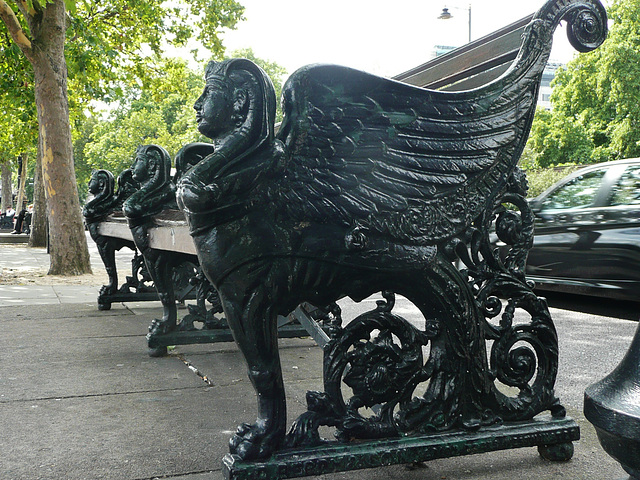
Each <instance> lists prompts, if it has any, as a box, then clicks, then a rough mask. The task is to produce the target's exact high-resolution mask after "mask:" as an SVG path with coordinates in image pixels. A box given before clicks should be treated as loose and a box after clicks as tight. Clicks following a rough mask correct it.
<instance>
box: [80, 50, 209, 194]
mask: <svg viewBox="0 0 640 480" xmlns="http://www.w3.org/2000/svg"><path fill="white" fill-rule="evenodd" d="M147 80H148V81H147V87H146V88H144V89H140V88H137V87H136V88H135V89H132V90H130V91H124V92H123V93H124V97H123V100H122V101H121V102H120V103H119V105H118V108H116V109H115V110H114V111H113V112H111V114H110V115H109V117H108V118H106V119H103V120H101V121H97V120H95V118H91V119H87V120H86V121H85V122H84V135H81V136H79V137H78V138H77V141H76V142H75V145H76V152H77V153H76V155H77V156H78V157H79V158H80V159H82V162H83V163H84V164H85V165H87V166H88V167H89V170H90V169H97V168H105V169H107V170H111V171H112V172H114V174H116V175H117V174H118V173H119V172H121V171H122V170H124V169H125V168H128V167H129V166H131V162H132V159H133V157H134V155H135V151H136V148H137V147H138V146H140V145H144V144H148V143H155V144H158V145H161V146H163V147H164V148H166V149H167V150H168V151H169V153H170V154H171V155H172V156H173V155H175V153H177V151H178V150H179V149H180V148H181V147H182V146H183V145H184V144H186V143H189V142H194V141H204V139H203V138H202V137H201V136H200V134H199V133H198V129H197V126H196V122H195V114H194V111H193V104H194V103H195V101H196V99H197V98H198V96H199V95H200V93H201V91H202V88H203V86H204V79H203V76H202V73H200V72H195V71H193V70H191V69H189V67H188V66H187V64H186V62H185V61H184V60H180V59H168V60H159V61H157V62H156V63H155V64H153V65H152V66H151V68H150V69H149V74H148V78H147ZM85 181H87V182H88V177H86V178H85Z"/></svg>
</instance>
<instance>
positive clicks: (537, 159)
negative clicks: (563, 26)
mask: <svg viewBox="0 0 640 480" xmlns="http://www.w3.org/2000/svg"><path fill="white" fill-rule="evenodd" d="M607 13H608V15H609V18H610V19H611V20H612V24H611V26H610V31H609V37H608V38H607V40H606V41H605V43H604V44H603V45H602V46H601V47H600V48H598V49H597V50H595V51H594V52H591V53H586V54H580V55H578V56H576V58H575V59H574V60H572V61H571V62H570V63H569V64H568V65H567V68H566V69H563V70H559V71H558V73H557V75H556V78H555V80H554V91H553V94H552V97H551V101H552V104H553V112H552V113H550V114H549V113H546V114H541V113H538V115H537V116H536V119H535V121H534V126H533V128H532V133H531V136H530V138H529V147H530V148H531V151H532V153H533V155H532V158H533V163H535V164H537V166H546V165H557V164H562V163H569V162H573V163H593V162H601V161H608V160H615V159H619V158H629V157H637V156H640V102H639V101H638V99H639V98H640V7H639V4H638V0H613V2H612V5H611V6H610V8H609V9H608V11H607Z"/></svg>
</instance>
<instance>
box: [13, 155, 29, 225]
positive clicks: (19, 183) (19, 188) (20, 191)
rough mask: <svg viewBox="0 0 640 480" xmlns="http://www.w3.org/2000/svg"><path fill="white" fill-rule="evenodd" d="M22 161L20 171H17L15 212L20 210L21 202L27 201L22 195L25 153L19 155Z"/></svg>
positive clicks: (25, 169)
mask: <svg viewBox="0 0 640 480" xmlns="http://www.w3.org/2000/svg"><path fill="white" fill-rule="evenodd" d="M21 158H22V161H21V162H20V166H21V167H22V168H21V169H20V172H18V180H19V182H18V197H17V198H16V212H20V210H22V207H23V206H24V205H23V204H26V203H27V199H26V197H25V195H24V187H25V185H26V184H27V163H28V162H27V154H26V153H25V154H23V155H21Z"/></svg>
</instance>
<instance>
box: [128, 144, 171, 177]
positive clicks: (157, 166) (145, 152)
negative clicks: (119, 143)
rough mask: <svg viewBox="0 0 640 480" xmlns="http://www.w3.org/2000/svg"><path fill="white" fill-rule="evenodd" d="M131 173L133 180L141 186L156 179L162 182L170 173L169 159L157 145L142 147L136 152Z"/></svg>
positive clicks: (165, 152)
mask: <svg viewBox="0 0 640 480" xmlns="http://www.w3.org/2000/svg"><path fill="white" fill-rule="evenodd" d="M131 171H132V176H133V179H134V180H136V181H138V182H140V183H141V184H143V185H144V184H146V183H149V182H152V181H153V180H156V179H161V180H162V181H164V180H166V179H167V178H169V175H170V172H171V157H170V156H169V154H168V153H167V151H166V150H165V149H164V148H162V147H159V146H158V145H143V146H141V147H138V149H137V150H136V157H135V159H134V161H133V165H131ZM153 183H155V182H153Z"/></svg>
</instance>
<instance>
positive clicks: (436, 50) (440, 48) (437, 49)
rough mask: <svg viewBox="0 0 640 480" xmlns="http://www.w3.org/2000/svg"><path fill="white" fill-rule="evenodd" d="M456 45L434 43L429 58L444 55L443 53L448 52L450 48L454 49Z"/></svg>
mask: <svg viewBox="0 0 640 480" xmlns="http://www.w3.org/2000/svg"><path fill="white" fill-rule="evenodd" d="M456 48H458V47H454V46H452V45H434V46H433V51H432V52H431V57H430V59H431V58H436V57H439V56H440V55H444V54H445V53H449V52H450V51H452V50H455V49H456Z"/></svg>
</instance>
